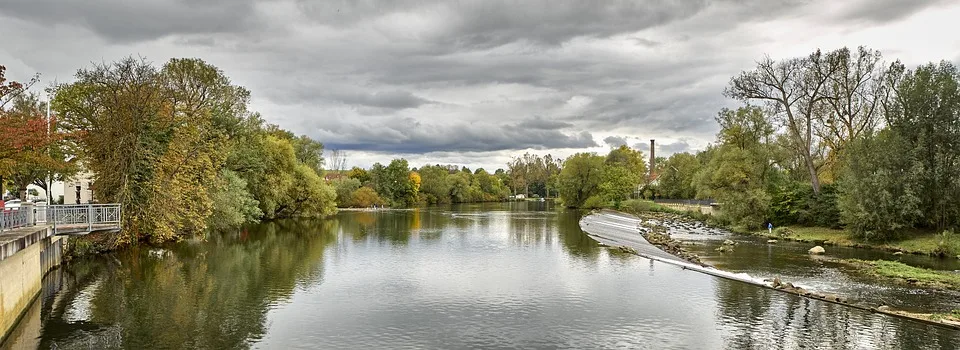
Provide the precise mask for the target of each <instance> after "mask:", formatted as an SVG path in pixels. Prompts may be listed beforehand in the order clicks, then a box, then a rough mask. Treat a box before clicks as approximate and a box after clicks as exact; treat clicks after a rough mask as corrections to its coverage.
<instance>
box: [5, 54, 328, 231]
mask: <svg viewBox="0 0 960 350" xmlns="http://www.w3.org/2000/svg"><path fill="white" fill-rule="evenodd" d="M0 72H2V71H0ZM75 78H76V80H75V81H74V82H72V83H69V84H59V85H55V86H52V87H51V88H50V89H49V93H50V94H51V95H53V98H52V101H51V102H50V107H51V109H52V110H53V115H54V117H53V118H50V119H49V121H48V120H47V119H46V118H44V116H42V115H41V113H39V110H40V108H39V103H38V102H37V98H36V96H35V95H32V94H29V93H26V84H21V83H13V82H3V84H4V85H3V86H4V89H3V91H2V92H3V100H0V103H4V104H5V105H6V104H8V103H9V104H11V105H12V107H11V108H0V110H2V112H0V127H2V128H4V131H11V130H13V131H16V132H2V133H0V134H3V135H4V136H3V138H2V139H0V143H2V145H3V146H5V147H2V148H3V149H4V150H8V149H10V148H7V147H6V146H8V145H9V146H12V149H13V152H8V151H4V153H3V154H0V165H2V166H0V176H4V179H13V181H12V182H14V183H16V186H17V187H18V188H24V187H25V184H27V183H30V182H32V181H36V180H40V179H43V178H48V176H47V175H50V174H51V173H54V174H55V175H56V177H60V178H63V177H69V176H70V175H72V174H73V173H75V172H76V171H77V169H79V168H82V169H84V170H87V171H90V172H91V173H93V174H94V176H95V178H94V179H95V180H94V182H93V183H92V189H93V191H94V194H95V197H96V199H97V200H98V201H100V202H115V203H121V204H122V205H123V208H124V213H123V218H122V227H123V229H122V230H121V231H120V233H119V234H118V235H117V236H115V237H113V238H114V244H117V245H120V244H129V243H134V242H139V241H152V242H162V241H166V240H170V239H176V238H177V237H180V236H185V235H194V234H198V233H201V232H203V231H204V230H206V229H208V228H209V229H221V228H227V227H236V226H239V225H242V224H244V223H251V222H257V221H259V220H261V219H277V218H286V217H315V216H323V215H327V214H330V213H332V212H333V211H334V210H335V202H334V200H335V196H336V193H335V191H334V189H333V187H331V186H329V185H328V184H326V183H325V182H324V181H323V179H322V174H323V163H324V159H323V155H322V154H323V144H321V143H320V142H317V141H315V140H312V139H310V138H308V137H306V136H298V135H295V134H293V133H291V132H289V131H286V130H283V129H281V128H279V127H277V126H276V125H270V124H267V123H265V122H264V121H263V119H262V118H261V116H260V115H259V114H258V113H255V112H252V111H250V110H249V109H248V104H249V100H250V93H249V92H248V91H247V90H246V89H244V88H243V87H240V86H237V85H234V84H232V83H231V82H230V80H229V78H228V77H227V76H226V75H224V73H223V72H222V71H221V70H219V69H218V68H216V67H214V66H212V65H210V64H208V63H206V62H204V61H202V60H200V59H171V60H170V61H168V62H166V63H165V64H163V65H162V66H159V67H158V66H155V65H154V64H152V63H150V62H147V61H145V60H143V59H135V58H132V57H131V58H126V59H123V60H120V61H118V62H115V63H109V64H107V63H104V64H97V65H94V66H93V67H92V68H88V69H87V68H85V69H80V70H79V71H78V72H77V74H76V76H75ZM48 130H49V131H48ZM27 170H29V171H27ZM28 180H29V181H28ZM3 182H10V181H9V180H3V179H0V183H3Z"/></svg>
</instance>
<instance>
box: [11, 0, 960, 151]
mask: <svg viewBox="0 0 960 350" xmlns="http://www.w3.org/2000/svg"><path fill="white" fill-rule="evenodd" d="M825 9H826V10H825ZM825 12H829V13H830V14H829V15H824V13H825ZM931 13H933V14H936V15H940V17H937V16H931ZM958 15H960V5H958V4H955V3H954V4H951V3H949V2H947V1H934V2H912V1H896V0H882V1H881V2H871V1H866V0H857V1H855V2H836V1H829V0H777V1H768V0H715V1H708V0H693V1H671V0H641V1H635V0H629V1H628V0H612V1H604V2H603V3H602V4H598V3H597V2H590V1H559V2H558V1H548V0H530V1H509V2H508V1H492V0H490V1H488V0H482V1H481V0H462V1H444V0H396V1H386V0H364V1H339V0H338V1H332V0H331V1H314V0H236V1H233V0H200V1H180V0H145V1H138V2H129V1H124V0H89V1H72V2H69V1H68V2H63V1H54V0H33V1H13V0H0V21H2V22H3V23H5V24H6V25H5V27H4V33H3V34H2V37H3V41H4V45H3V46H0V64H4V65H5V66H7V68H8V69H9V70H8V74H10V77H12V78H15V79H24V78H27V77H29V76H30V75H31V74H32V73H34V72H39V73H41V74H42V78H43V79H44V82H43V84H42V85H45V84H47V83H48V82H50V81H52V80H54V79H57V80H59V81H70V77H71V76H72V74H73V73H74V72H76V70H77V69H78V68H84V67H89V65H90V62H103V61H106V62H110V61H113V60H117V59H120V58H122V57H124V56H128V55H134V56H138V55H139V56H145V57H147V58H148V59H151V60H153V61H154V62H158V63H162V62H164V61H166V60H167V59H169V58H171V57H200V58H203V59H204V60H206V61H207V62H210V63H211V64H214V65H216V66H218V67H219V68H221V69H222V70H223V71H224V72H225V73H226V74H227V75H228V76H230V78H231V80H232V81H233V82H235V83H236V84H239V85H243V86H245V87H246V88H248V89H249V90H250V91H251V92H252V105H251V109H252V110H255V111H259V112H261V113H262V115H263V116H264V118H265V119H266V120H267V121H268V122H270V123H275V124H278V125H280V126H281V127H284V128H288V129H291V130H293V131H295V132H298V133H302V134H306V135H308V136H311V137H313V138H316V139H318V140H320V141H322V142H324V143H325V144H327V145H328V147H331V148H340V149H343V150H346V151H351V152H354V153H363V154H364V157H366V158H364V159H365V160H364V161H374V160H375V159H377V157H381V160H387V161H388V160H389V158H391V157H392V156H393V154H405V155H406V156H407V157H409V158H411V159H417V160H418V161H419V160H422V161H424V162H429V159H430V157H442V158H444V159H451V160H455V159H457V158H458V155H464V156H463V159H464V161H467V160H469V161H471V162H478V163H482V164H488V165H489V164H497V163H500V162H502V161H503V160H504V159H509V156H510V153H511V152H524V151H526V150H528V149H533V150H539V151H543V152H553V150H556V152H558V153H563V154H565V155H569V154H572V153H575V152H577V151H584V150H588V151H589V150H593V151H596V149H592V148H597V147H600V145H598V141H602V144H603V146H609V145H620V144H635V147H637V148H639V149H641V150H645V151H648V143H647V140H649V139H650V138H655V139H660V140H664V141H668V142H663V143H662V144H661V145H660V146H658V150H657V151H658V152H657V153H658V154H660V155H667V154H669V153H671V152H681V151H685V150H690V149H691V148H693V147H694V146H691V145H704V144H707V143H708V142H710V141H712V140H713V139H714V137H715V135H716V132H717V125H716V123H715V122H714V121H713V116H714V115H715V114H716V112H717V111H718V110H719V109H721V108H723V107H736V105H737V104H738V102H736V101H732V100H729V99H726V98H724V97H723V96H722V94H721V92H722V90H723V88H724V87H725V86H726V84H728V82H729V79H730V77H731V76H733V75H735V74H737V73H738V72H740V71H742V70H745V69H750V68H751V67H752V66H753V65H755V61H756V59H758V58H760V57H762V56H763V55H764V54H771V56H774V57H797V56H798V55H803V54H806V53H809V52H811V51H812V50H814V49H816V48H822V49H825V50H828V49H835V48H839V47H841V46H843V45H847V46H850V47H856V46H857V45H868V46H870V47H872V48H875V49H880V50H883V51H884V53H885V54H886V53H896V54H897V55H910V54H911V53H915V54H916V55H917V56H922V57H919V58H916V57H908V58H910V59H911V60H912V61H918V62H926V61H939V60H940V59H951V58H953V59H956V60H958V61H960V58H957V52H958V51H960V46H958V45H960V44H957V43H956V41H955V40H953V37H952V35H953V33H952V32H951V31H949V30H930V29H929V28H934V27H935V28H947V29H950V28H953V27H955V23H954V22H955V18H956V17H957V16H958ZM916 28H919V29H916ZM911 29H916V30H914V31H913V32H911V31H910V30H911ZM917 30H919V31H917ZM801 31H802V32H803V33H804V35H801V36H798V35H796V33H797V32H801ZM907 32H909V33H914V34H911V35H913V37H916V36H917V35H923V37H924V39H925V40H914V39H911V38H912V37H911V36H909V35H900V34H899V33H907ZM891 33H896V34H897V35H892V34H891ZM917 33H919V34H917ZM929 42H938V43H941V44H942V45H929V44H928V43H929ZM50 48H55V51H56V54H50V52H51V51H50ZM897 58H898V57H893V56H892V55H891V57H885V59H886V60H888V61H892V60H893V59H897ZM593 135H603V136H604V138H603V140H599V139H598V140H594V137H593ZM609 135H613V136H609ZM607 136H609V137H607Z"/></svg>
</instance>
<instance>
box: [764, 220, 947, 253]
mask: <svg viewBox="0 0 960 350" xmlns="http://www.w3.org/2000/svg"><path fill="white" fill-rule="evenodd" d="M752 234H753V235H756V236H760V237H763V238H767V239H777V240H785V241H795V242H802V243H815V244H818V245H833V246H842V247H853V248H869V249H878V250H884V251H888V252H891V253H897V252H900V253H903V254H922V255H930V256H939V257H943V258H951V259H960V235H957V234H942V233H939V234H938V233H910V234H908V237H906V238H904V239H901V240H897V241H891V242H885V243H878V242H867V241H863V240H860V239H858V238H856V237H855V236H854V235H853V233H851V232H850V231H846V230H842V229H830V228H825V227H794V226H787V227H781V228H778V229H776V230H773V232H772V233H771V232H769V231H759V232H753V233H752Z"/></svg>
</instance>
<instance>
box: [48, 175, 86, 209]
mask: <svg viewBox="0 0 960 350" xmlns="http://www.w3.org/2000/svg"><path fill="white" fill-rule="evenodd" d="M92 182H93V174H92V173H90V172H87V171H85V170H83V171H80V172H79V173H77V175H74V176H73V177H72V178H70V179H68V180H67V181H64V182H63V187H62V188H63V204H87V203H90V202H93V201H94V200H95V198H94V196H93V189H91V188H90V184H91V183H92ZM54 193H56V190H54Z"/></svg>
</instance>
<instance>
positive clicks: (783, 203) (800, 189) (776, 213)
mask: <svg viewBox="0 0 960 350" xmlns="http://www.w3.org/2000/svg"><path fill="white" fill-rule="evenodd" d="M769 217H770V222H773V224H774V225H778V226H779V225H794V224H799V225H803V226H821V227H829V228H840V209H839V207H837V187H836V186H835V185H833V184H827V185H823V186H822V187H821V188H820V195H819V196H817V195H814V194H813V187H812V186H811V185H810V184H809V183H799V182H792V183H789V184H786V185H782V186H778V187H776V188H774V189H773V190H771V191H770V210H769Z"/></svg>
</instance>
